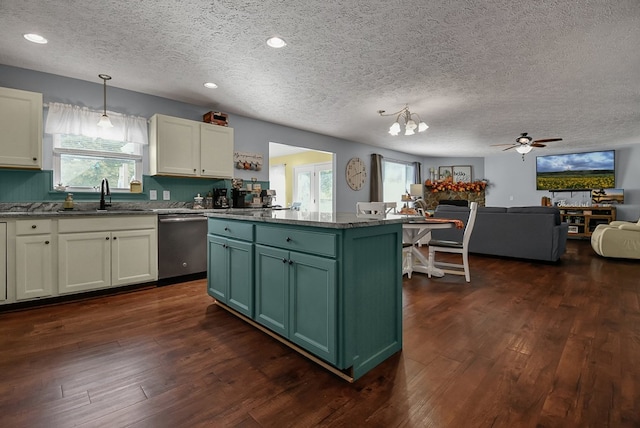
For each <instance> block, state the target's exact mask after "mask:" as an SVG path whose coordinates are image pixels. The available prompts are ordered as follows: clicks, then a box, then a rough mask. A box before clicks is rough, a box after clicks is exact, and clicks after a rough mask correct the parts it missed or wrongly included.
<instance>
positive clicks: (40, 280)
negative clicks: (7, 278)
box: [16, 235, 54, 300]
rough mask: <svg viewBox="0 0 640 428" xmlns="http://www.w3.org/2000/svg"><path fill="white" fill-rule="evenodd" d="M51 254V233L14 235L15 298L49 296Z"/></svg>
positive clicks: (51, 269) (51, 287)
mask: <svg viewBox="0 0 640 428" xmlns="http://www.w3.org/2000/svg"><path fill="white" fill-rule="evenodd" d="M53 255H54V252H53V244H52V243H51V235H32V236H18V237H16V299H17V300H24V299H32V298H36V297H45V296H51V294H52V293H53Z"/></svg>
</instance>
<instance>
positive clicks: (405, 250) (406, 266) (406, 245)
mask: <svg viewBox="0 0 640 428" xmlns="http://www.w3.org/2000/svg"><path fill="white" fill-rule="evenodd" d="M412 247H413V244H412V243H410V242H403V243H402V275H403V276H404V275H405V274H406V275H407V277H408V278H409V279H411V274H412V273H413V252H412V251H411V249H412Z"/></svg>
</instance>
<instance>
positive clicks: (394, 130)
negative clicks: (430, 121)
mask: <svg viewBox="0 0 640 428" xmlns="http://www.w3.org/2000/svg"><path fill="white" fill-rule="evenodd" d="M378 114H379V115H380V116H396V121H395V122H393V124H392V125H391V127H390V128H389V134H391V135H393V136H396V135H398V134H400V131H401V127H400V119H401V118H402V120H403V121H404V135H414V134H415V133H416V129H417V130H418V132H424V131H426V130H427V129H428V128H429V126H428V125H427V124H426V123H424V122H423V121H422V120H420V116H418V114H416V113H411V112H410V111H409V106H408V105H405V106H404V108H403V109H402V110H400V111H397V112H395V113H385V111H384V110H378ZM414 116H415V117H416V118H417V119H418V122H417V123H416V121H415V120H414V119H413V117H414Z"/></svg>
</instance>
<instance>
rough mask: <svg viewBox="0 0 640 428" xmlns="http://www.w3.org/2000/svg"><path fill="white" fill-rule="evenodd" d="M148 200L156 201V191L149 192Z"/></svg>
mask: <svg viewBox="0 0 640 428" xmlns="http://www.w3.org/2000/svg"><path fill="white" fill-rule="evenodd" d="M149 200H150V201H157V200H158V191H157V190H149Z"/></svg>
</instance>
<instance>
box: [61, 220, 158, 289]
mask: <svg viewBox="0 0 640 428" xmlns="http://www.w3.org/2000/svg"><path fill="white" fill-rule="evenodd" d="M58 232H59V235H58V292H59V293H60V294H69V293H77V292H82V291H89V290H97V289H102V288H107V287H114V286H122V285H128V284H137V283H144V282H150V281H155V280H157V279H158V258H157V249H158V244H157V227H156V217H155V216H133V217H120V218H102V219H75V220H69V221H67V220H60V221H59V224H58Z"/></svg>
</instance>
